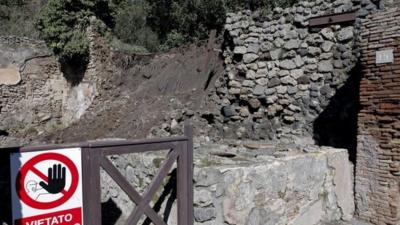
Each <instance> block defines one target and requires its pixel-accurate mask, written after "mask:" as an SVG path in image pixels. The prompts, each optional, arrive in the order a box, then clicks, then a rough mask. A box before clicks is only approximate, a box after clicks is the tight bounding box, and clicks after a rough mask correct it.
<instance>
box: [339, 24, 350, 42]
mask: <svg viewBox="0 0 400 225" xmlns="http://www.w3.org/2000/svg"><path fill="white" fill-rule="evenodd" d="M353 37H354V28H353V27H346V28H343V29H341V30H340V31H339V33H338V36H337V39H338V40H339V41H348V40H350V39H352V38H353Z"/></svg>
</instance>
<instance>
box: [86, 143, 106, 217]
mask: <svg viewBox="0 0 400 225" xmlns="http://www.w3.org/2000/svg"><path fill="white" fill-rule="evenodd" d="M89 150H90V156H89V158H90V168H89V170H90V178H89V179H88V180H86V181H84V182H86V183H87V184H88V190H87V191H88V195H89V197H88V202H87V203H88V204H87V207H88V208H87V211H89V216H88V218H87V219H86V221H88V223H86V224H85V225H101V182H100V159H101V154H102V151H101V150H100V149H92V148H91V149H89Z"/></svg>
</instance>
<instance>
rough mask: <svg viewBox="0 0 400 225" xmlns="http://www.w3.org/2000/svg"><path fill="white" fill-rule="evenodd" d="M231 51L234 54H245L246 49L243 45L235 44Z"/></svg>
mask: <svg viewBox="0 0 400 225" xmlns="http://www.w3.org/2000/svg"><path fill="white" fill-rule="evenodd" d="M233 52H234V53H235V54H242V55H243V54H245V53H246V52H247V49H246V47H244V46H236V47H235V49H234V50H233Z"/></svg>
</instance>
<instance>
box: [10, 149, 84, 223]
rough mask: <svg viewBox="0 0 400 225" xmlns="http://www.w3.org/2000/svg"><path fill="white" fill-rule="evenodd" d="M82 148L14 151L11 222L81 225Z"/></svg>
mask: <svg viewBox="0 0 400 225" xmlns="http://www.w3.org/2000/svg"><path fill="white" fill-rule="evenodd" d="M81 161H82V159H81V149H80V148H69V149H59V150H50V151H36V152H23V153H13V154H12V155H11V188H12V191H11V194H12V196H11V197H12V214H13V224H14V225H83V222H82V208H83V207H82V204H83V203H82V202H83V200H82V166H81V163H82V162H81Z"/></svg>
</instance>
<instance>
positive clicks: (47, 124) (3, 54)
mask: <svg viewBox="0 0 400 225" xmlns="http://www.w3.org/2000/svg"><path fill="white" fill-rule="evenodd" d="M10 81H11V82H10ZM66 87H67V83H66V81H65V79H64V78H63V75H62V73H61V72H60V69H59V66H58V63H57V60H56V58H55V57H54V56H52V54H51V53H50V52H49V50H48V49H47V47H46V46H45V44H44V42H42V41H37V40H31V39H28V38H20V37H0V96H1V98H0V131H1V132H0V142H1V143H2V144H3V145H4V144H9V145H12V144H15V145H19V144H21V143H18V141H17V140H16V138H18V137H20V136H21V135H22V134H30V135H38V134H40V133H42V132H44V131H45V130H48V129H54V128H56V127H59V126H60V124H61V120H60V118H61V117H62V101H63V94H64V90H65V89H66ZM11 136H12V137H11Z"/></svg>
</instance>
